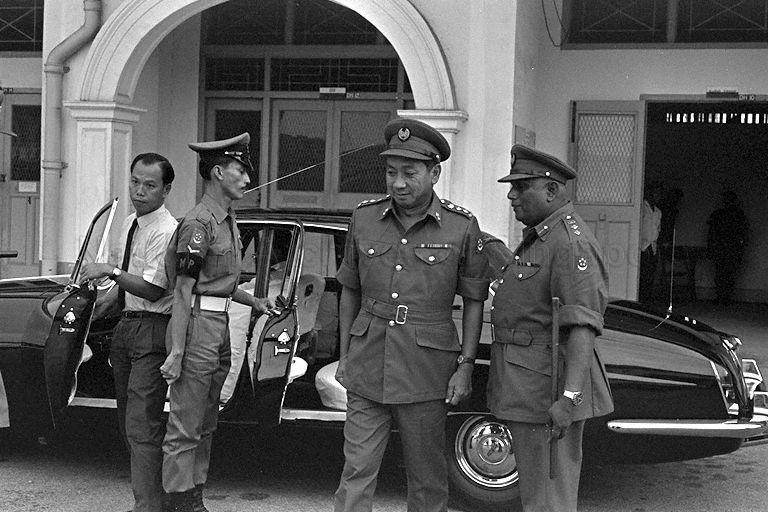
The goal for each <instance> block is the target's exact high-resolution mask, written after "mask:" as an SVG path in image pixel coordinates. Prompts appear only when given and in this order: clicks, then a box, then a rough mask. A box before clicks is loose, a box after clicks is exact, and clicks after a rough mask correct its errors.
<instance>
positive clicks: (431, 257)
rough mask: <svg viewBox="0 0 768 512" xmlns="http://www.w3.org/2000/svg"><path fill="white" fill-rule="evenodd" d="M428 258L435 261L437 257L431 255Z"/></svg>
mask: <svg viewBox="0 0 768 512" xmlns="http://www.w3.org/2000/svg"><path fill="white" fill-rule="evenodd" d="M427 259H428V260H429V261H435V257H434V256H430V257H429V258H427Z"/></svg>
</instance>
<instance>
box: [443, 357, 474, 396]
mask: <svg viewBox="0 0 768 512" xmlns="http://www.w3.org/2000/svg"><path fill="white" fill-rule="evenodd" d="M473 368H474V367H473V366H472V365H471V364H460V365H459V367H458V368H456V371H455V372H454V373H453V375H451V380H449V381H448V389H447V390H446V392H445V403H446V404H450V405H456V404H458V403H459V402H461V401H462V400H464V399H465V398H467V397H469V395H471V394H472V370H473Z"/></svg>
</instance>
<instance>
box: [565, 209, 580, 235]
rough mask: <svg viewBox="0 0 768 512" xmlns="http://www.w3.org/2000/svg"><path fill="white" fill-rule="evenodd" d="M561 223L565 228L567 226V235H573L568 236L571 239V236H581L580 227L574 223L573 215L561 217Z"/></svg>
mask: <svg viewBox="0 0 768 512" xmlns="http://www.w3.org/2000/svg"><path fill="white" fill-rule="evenodd" d="M563 222H564V223H565V225H566V226H568V227H569V228H571V229H569V230H567V231H568V233H572V234H573V235H571V236H570V238H571V239H573V236H574V235H575V236H581V227H580V226H579V223H578V222H577V221H576V219H574V218H573V215H570V214H569V215H566V216H564V217H563Z"/></svg>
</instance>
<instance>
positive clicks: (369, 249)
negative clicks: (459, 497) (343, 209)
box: [334, 118, 489, 512]
mask: <svg viewBox="0 0 768 512" xmlns="http://www.w3.org/2000/svg"><path fill="white" fill-rule="evenodd" d="M384 139H385V141H386V143H387V147H386V150H385V151H384V152H382V153H381V155H382V156H384V157H385V159H386V182H387V189H388V192H389V195H388V196H385V197H383V198H380V199H372V200H369V201H363V202H362V203H360V204H359V205H358V207H357V208H356V209H355V210H354V212H353V214H352V221H351V224H350V228H349V231H348V234H347V240H346V247H345V250H344V260H343V262H342V265H341V267H340V269H339V272H338V274H337V276H336V277H337V279H338V280H339V282H340V283H341V284H342V286H343V289H342V293H341V303H340V306H339V325H340V338H341V349H340V354H341V358H340V361H339V367H338V370H337V373H336V378H337V380H338V381H339V382H340V383H341V384H342V385H343V386H344V387H345V388H346V389H347V397H348V400H347V419H346V422H345V424H344V457H345V464H344V470H343V472H342V475H341V482H340V483H339V487H338V489H337V491H336V494H335V507H334V510H335V511H336V512H353V511H354V512H363V511H368V512H370V510H371V509H372V506H373V494H374V491H375V489H376V478H377V475H378V471H379V467H380V465H381V460H382V456H383V455H384V450H385V448H386V445H387V442H388V440H389V434H390V428H391V426H392V424H393V423H394V424H395V425H396V426H397V429H398V431H399V432H400V439H401V441H402V446H403V456H404V459H405V465H406V468H407V475H408V498H407V499H408V510H409V512H426V511H434V512H444V511H445V510H446V507H447V503H448V473H447V460H446V457H445V424H446V415H447V407H448V406H449V405H456V404H457V403H459V401H461V400H462V399H464V398H466V397H467V396H469V394H470V392H471V382H472V371H473V363H474V360H475V355H476V353H477V346H478V342H479V338H480V330H481V328H482V315H483V301H484V300H485V299H486V297H487V296H488V285H489V280H488V279H487V278H486V277H485V274H486V271H487V265H488V262H487V258H486V257H485V255H484V254H483V252H482V247H483V246H482V241H481V238H480V228H479V226H478V223H477V219H475V217H474V216H473V215H472V214H471V213H470V212H469V211H468V210H466V209H464V208H462V207H461V206H457V205H455V204H453V203H451V202H450V201H448V200H446V199H440V198H439V197H438V196H437V194H435V192H434V190H433V187H434V185H435V183H437V181H438V179H439V178H440V162H443V161H445V160H447V159H448V157H449V156H450V154H451V148H450V146H449V145H448V142H447V141H446V140H445V138H443V136H442V135H441V134H440V132H438V131H437V130H435V129H434V128H432V127H431V126H429V125H427V124H425V123H422V122H420V121H415V120H408V119H399V118H398V119H394V120H392V121H390V122H389V123H388V124H387V125H386V127H385V129H384ZM457 294H458V295H461V296H462V298H463V304H464V307H463V311H464V313H463V321H462V325H463V333H462V342H461V343H459V337H458V334H457V331H456V326H455V325H454V323H453V320H452V310H453V301H454V297H455V296H456V295H457Z"/></svg>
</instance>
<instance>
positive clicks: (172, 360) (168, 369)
mask: <svg viewBox="0 0 768 512" xmlns="http://www.w3.org/2000/svg"><path fill="white" fill-rule="evenodd" d="M183 356H184V354H183V353H177V352H173V351H171V352H170V353H169V354H168V357H166V358H165V362H163V365H162V366H161V367H160V375H162V376H163V378H164V379H165V381H166V382H167V383H168V385H169V386H170V385H171V384H173V383H174V382H176V380H177V379H178V378H179V376H180V375H181V359H182V357H183Z"/></svg>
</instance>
